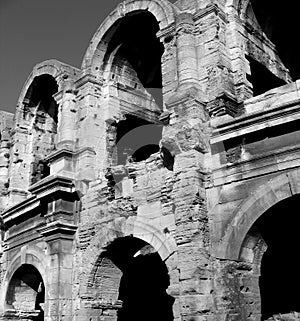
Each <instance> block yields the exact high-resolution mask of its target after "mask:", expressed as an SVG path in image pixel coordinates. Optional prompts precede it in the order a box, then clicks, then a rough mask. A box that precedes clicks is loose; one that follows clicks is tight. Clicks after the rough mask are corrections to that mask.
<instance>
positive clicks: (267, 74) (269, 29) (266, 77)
mask: <svg viewBox="0 0 300 321" xmlns="http://www.w3.org/2000/svg"><path fill="white" fill-rule="evenodd" d="M287 7H288V6H281V5H279V4H278V3H274V2H272V1H269V0H263V1H261V0H259V1H258V0H251V1H249V4H248V6H247V9H246V11H245V22H246V24H245V26H246V30H247V31H248V36H247V44H246V47H247V49H246V51H247V54H246V59H247V61H248V64H249V68H248V72H247V79H248V81H249V82H250V84H251V85H252V90H253V96H256V95H260V94H262V93H264V92H266V91H268V90H270V89H273V88H277V87H280V86H282V85H284V84H286V83H288V82H291V81H292V80H296V79H297V78H299V75H300V64H299V62H298V60H297V58H296V57H297V56H298V53H299V49H298V48H297V50H296V47H295V45H294V43H295V41H294V40H293V37H292V38H290V35H291V34H292V33H293V30H295V27H296V26H295V25H294V22H293V23H290V21H289V22H288V23H286V20H289V19H290V8H289V11H287V9H286V8H287ZM291 20H293V19H291ZM295 36H296V35H295V34H294V37H295Z"/></svg>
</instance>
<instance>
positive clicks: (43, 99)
mask: <svg viewBox="0 0 300 321" xmlns="http://www.w3.org/2000/svg"><path fill="white" fill-rule="evenodd" d="M57 91H58V85H57V82H56V80H55V79H54V78H53V77H52V76H51V75H48V74H44V75H41V76H37V77H35V78H34V80H33V82H32V84H31V85H30V86H29V88H28V90H27V93H26V96H25V99H24V101H23V105H24V106H23V118H24V119H26V120H28V121H30V123H31V124H32V128H30V130H31V131H33V132H34V133H35V135H33V137H34V141H33V143H32V149H33V150H32V152H33V155H34V161H33V162H32V164H31V184H34V183H36V182H38V181H39V180H40V179H43V178H44V177H46V176H48V175H49V174H50V168H49V166H48V164H47V162H45V160H44V158H45V157H46V156H47V155H49V153H50V152H51V151H52V150H53V149H54V141H55V138H54V137H55V135H56V133H57V116H58V105H57V103H56V101H55V99H54V98H53V95H54V94H55V93H57Z"/></svg>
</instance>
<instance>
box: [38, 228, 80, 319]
mask: <svg viewBox="0 0 300 321" xmlns="http://www.w3.org/2000/svg"><path fill="white" fill-rule="evenodd" d="M75 230H76V226H74V225H72V224H68V223H61V222H54V223H52V224H48V225H47V226H46V227H45V228H44V229H43V230H42V231H40V233H41V234H42V235H44V236H45V240H46V242H47V243H48V246H49V255H50V258H51V259H50V262H51V263H50V266H49V267H48V270H47V271H48V273H49V275H48V286H47V288H46V292H47V295H46V296H47V298H48V300H47V302H46V304H45V321H72V320H73V316H72V275H73V273H72V272H73V234H74V233H75Z"/></svg>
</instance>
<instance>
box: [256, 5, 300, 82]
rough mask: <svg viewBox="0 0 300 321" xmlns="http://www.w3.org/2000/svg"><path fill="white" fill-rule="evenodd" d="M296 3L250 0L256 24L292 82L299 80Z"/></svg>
mask: <svg viewBox="0 0 300 321" xmlns="http://www.w3.org/2000/svg"><path fill="white" fill-rule="evenodd" d="M297 3H298V1H290V2H288V3H287V4H286V5H283V4H282V2H279V1H273V0H251V4H252V8H253V10H254V13H255V16H256V18H257V21H258V23H259V24H260V26H261V28H262V30H263V31H264V33H265V34H266V35H267V37H268V38H269V39H270V40H271V41H272V42H273V43H274V44H275V45H276V49H277V51H278V54H279V56H280V58H281V59H282V61H283V63H284V64H285V66H286V67H287V68H288V69H289V70H290V74H291V76H292V78H293V80H296V79H299V78H300V63H299V55H300V47H299V45H298V41H295V39H297V37H298V35H297V30H298V20H299V17H298V16H299V4H297Z"/></svg>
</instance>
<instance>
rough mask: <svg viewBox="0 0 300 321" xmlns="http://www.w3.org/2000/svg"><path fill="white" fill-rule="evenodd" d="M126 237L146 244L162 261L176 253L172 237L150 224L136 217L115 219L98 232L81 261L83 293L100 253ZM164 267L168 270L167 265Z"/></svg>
mask: <svg viewBox="0 0 300 321" xmlns="http://www.w3.org/2000/svg"><path fill="white" fill-rule="evenodd" d="M126 236H133V237H135V238H138V239H141V240H143V241H145V242H147V243H148V244H149V245H151V246H152V247H153V248H154V249H155V250H156V251H157V252H158V254H159V255H160V257H161V259H162V261H166V260H167V259H168V258H169V257H170V256H171V255H172V254H173V253H174V252H175V251H176V247H177V245H176V242H175V240H174V238H173V236H171V235H170V234H168V235H167V234H164V233H163V231H160V230H159V229H158V228H157V227H156V226H154V225H152V224H151V223H150V222H148V221H146V220H145V221H144V220H140V219H138V218H136V217H130V218H127V219H126V218H124V217H123V218H117V219H115V220H114V221H112V222H111V223H109V224H108V225H107V226H106V227H105V228H103V229H101V230H99V232H98V233H96V234H95V236H93V240H92V242H91V244H90V245H89V247H88V248H87V249H86V252H85V255H84V258H83V260H84V262H85V266H86V271H85V275H86V278H87V279H86V280H85V281H84V280H83V284H84V287H83V293H85V292H86V291H87V286H88V284H89V282H91V278H92V277H93V275H94V273H95V271H94V270H95V266H97V261H98V260H99V256H100V255H101V253H102V252H104V251H105V248H106V247H107V246H108V245H109V244H110V243H112V242H113V241H114V240H116V239H118V238H122V237H126ZM166 266H167V268H168V270H169V267H168V264H166Z"/></svg>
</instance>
